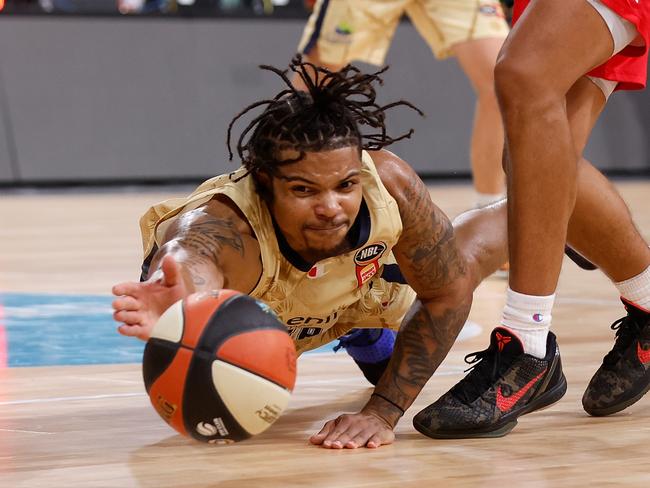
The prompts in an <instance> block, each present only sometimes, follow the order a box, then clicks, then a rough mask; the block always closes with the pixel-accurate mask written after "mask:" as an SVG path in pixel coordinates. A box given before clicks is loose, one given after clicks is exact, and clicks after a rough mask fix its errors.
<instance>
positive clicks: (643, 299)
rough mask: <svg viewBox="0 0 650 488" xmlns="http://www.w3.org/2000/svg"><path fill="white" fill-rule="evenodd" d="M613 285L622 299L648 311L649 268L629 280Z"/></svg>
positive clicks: (649, 290) (649, 297)
mask: <svg viewBox="0 0 650 488" xmlns="http://www.w3.org/2000/svg"><path fill="white" fill-rule="evenodd" d="M614 285H616V288H617V289H618V292H619V293H620V294H621V296H622V297H623V298H625V299H626V300H628V301H630V302H632V303H634V304H635V305H638V306H639V307H641V308H643V309H645V310H650V266H648V267H647V268H646V269H645V271H642V272H641V273H639V274H638V275H636V276H633V277H632V278H630V279H629V280H625V281H620V282H618V283H614Z"/></svg>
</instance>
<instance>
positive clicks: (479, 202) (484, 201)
mask: <svg viewBox="0 0 650 488" xmlns="http://www.w3.org/2000/svg"><path fill="white" fill-rule="evenodd" d="M505 197H506V196H505V194H503V193H479V192H475V193H474V198H475V200H474V201H475V202H476V203H475V204H474V208H483V207H486V206H488V205H490V204H491V203H495V202H498V201H499V200H502V199H504V198H505Z"/></svg>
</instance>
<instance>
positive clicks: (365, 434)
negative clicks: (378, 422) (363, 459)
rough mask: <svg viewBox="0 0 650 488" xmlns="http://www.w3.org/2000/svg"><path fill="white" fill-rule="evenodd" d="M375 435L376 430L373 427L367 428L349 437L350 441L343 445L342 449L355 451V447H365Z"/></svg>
mask: <svg viewBox="0 0 650 488" xmlns="http://www.w3.org/2000/svg"><path fill="white" fill-rule="evenodd" d="M376 433H377V429H376V428H375V427H367V428H365V429H363V430H361V431H360V432H358V433H357V434H356V435H355V436H354V437H351V438H350V440H348V442H346V443H345V446H344V447H345V448H347V449H356V448H357V447H362V446H365V445H366V444H367V443H368V441H369V440H370V439H371V438H372V436H373V435H375V434H376Z"/></svg>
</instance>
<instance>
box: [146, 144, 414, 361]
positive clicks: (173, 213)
mask: <svg viewBox="0 0 650 488" xmlns="http://www.w3.org/2000/svg"><path fill="white" fill-rule="evenodd" d="M244 171H245V170H244V169H241V168H240V169H239V170H237V171H235V172H233V173H230V174H224V175H220V176H217V177H215V178H212V179H210V180H208V181H206V182H204V183H203V184H202V185H201V186H199V187H198V188H197V189H196V191H194V193H192V194H191V195H190V196H189V197H188V198H187V199H173V200H167V201H165V202H162V203H161V204H158V205H156V206H154V207H152V208H151V209H150V210H149V211H148V212H147V213H146V214H145V215H144V216H143V217H142V219H141V220H140V226H141V231H142V238H143V245H144V251H145V257H146V256H148V255H149V254H150V253H151V252H152V250H153V249H155V246H159V245H160V244H161V239H162V238H163V236H164V235H165V230H166V228H167V226H168V225H169V224H170V223H171V222H172V221H173V219H174V218H176V217H177V216H178V215H179V214H181V213H183V212H187V211H188V210H192V209H194V208H197V207H199V206H200V205H203V204H205V203H206V202H208V201H209V200H210V199H211V198H212V197H213V196H214V195H216V194H221V195H225V196H227V197H228V198H229V199H230V200H232V201H233V202H234V203H235V204H236V205H237V206H238V207H239V209H240V210H241V211H242V213H243V214H244V215H245V216H246V218H247V220H248V222H249V223H250V225H251V227H252V228H253V231H254V232H255V235H256V237H257V240H258V242H259V246H260V250H261V258H262V275H261V276H260V279H259V281H258V283H257V286H256V287H255V289H254V290H253V291H252V292H251V293H250V295H251V296H253V297H255V298H258V299H260V300H262V301H264V302H266V303H267V304H268V305H269V306H270V307H271V308H272V309H273V310H274V311H275V313H276V314H277V315H278V317H279V318H280V320H282V321H283V322H284V323H285V324H286V325H287V328H288V330H289V333H290V334H291V336H292V337H293V339H294V340H295V341H296V347H297V349H298V352H299V353H300V352H302V351H304V350H307V349H313V348H315V347H318V346H320V345H321V344H324V343H326V342H329V341H331V340H333V339H336V338H337V337H338V336H340V335H342V334H344V333H345V332H347V331H348V330H349V329H350V328H352V327H390V328H397V327H399V323H400V322H401V319H402V318H403V316H404V314H405V313H406V311H407V310H408V307H409V306H410V305H411V303H412V302H413V299H414V297H415V294H414V292H413V291H412V290H411V288H410V287H408V286H407V285H406V284H405V282H404V281H403V278H402V277H401V273H399V269H398V268H397V265H396V264H395V259H394V256H393V253H392V251H391V249H392V247H393V246H394V245H395V244H396V242H397V241H398V239H399V237H400V234H401V232H402V221H401V218H400V215H399V208H398V205H397V202H396V201H395V199H394V198H393V197H392V196H391V195H390V194H389V193H388V191H387V190H386V188H385V187H384V185H383V184H382V182H381V180H380V178H379V175H378V174H377V170H376V168H375V165H374V163H373V161H372V158H371V157H370V155H369V154H368V153H366V152H365V151H364V152H363V156H362V170H361V184H362V188H363V203H362V207H361V209H360V211H359V216H358V217H357V220H356V221H355V223H354V225H353V227H352V229H351V230H350V232H351V233H353V234H351V235H353V236H355V237H356V236H358V237H356V241H357V244H356V246H355V248H354V249H353V250H351V251H349V252H347V253H345V254H341V255H339V256H334V257H331V258H328V259H323V260H321V261H318V262H316V263H306V262H304V260H302V259H301V257H300V256H299V255H298V254H297V253H295V252H293V251H292V249H291V248H289V246H288V245H287V243H286V241H285V240H284V237H283V236H282V235H281V234H280V233H276V230H275V228H274V224H273V219H272V218H271V215H270V213H269V210H268V207H267V205H266V204H265V202H264V201H263V200H262V199H261V198H260V197H259V195H258V194H257V192H256V191H255V186H254V182H253V179H252V177H249V176H247V177H245V178H243V179H241V180H239V181H235V180H237V178H238V177H240V176H241V175H242V174H243V172H244ZM337 324H338V326H337V327H335V326H336V325H337Z"/></svg>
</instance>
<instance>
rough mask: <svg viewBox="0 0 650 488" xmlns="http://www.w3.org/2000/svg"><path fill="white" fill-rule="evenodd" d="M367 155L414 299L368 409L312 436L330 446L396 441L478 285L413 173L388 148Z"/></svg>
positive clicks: (444, 219) (445, 223) (472, 269)
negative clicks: (397, 219) (393, 207)
mask: <svg viewBox="0 0 650 488" xmlns="http://www.w3.org/2000/svg"><path fill="white" fill-rule="evenodd" d="M372 158H373V160H374V162H375V165H376V167H377V171H378V172H379V175H380V177H381V179H382V182H383V183H384V185H385V186H386V189H387V190H388V191H389V193H390V194H391V195H392V196H393V198H395V200H396V201H397V203H398V205H399V210H400V215H401V219H402V225H403V229H402V234H401V236H400V239H399V241H398V243H397V245H396V246H395V247H393V253H394V255H395V258H396V259H397V262H398V264H399V266H400V270H401V271H402V274H403V275H404V277H405V278H406V280H407V282H408V283H409V285H410V286H411V287H412V288H413V289H414V290H415V292H416V293H417V295H418V300H417V301H416V303H415V304H414V305H413V307H412V309H411V311H410V313H409V314H408V316H407V317H406V318H405V319H404V321H403V322H402V326H401V328H400V331H399V334H398V335H397V340H396V343H395V349H394V351H393V355H392V357H391V360H390V362H389V364H388V367H387V369H386V372H385V373H384V375H383V376H382V378H381V380H380V381H379V383H378V384H377V387H376V388H375V391H374V393H373V395H372V396H371V397H370V400H369V401H368V403H367V404H366V405H365V407H364V408H363V409H362V410H361V412H359V413H358V414H352V415H341V416H339V417H338V418H337V419H336V420H331V421H329V422H328V423H326V424H325V426H324V427H323V429H321V431H320V432H319V433H318V434H316V435H314V436H312V438H311V439H310V440H311V442H312V443H314V444H318V445H322V446H323V447H328V448H338V449H340V448H356V447H361V446H366V447H379V446H380V445H382V444H390V443H391V442H393V440H394V438H395V436H394V434H393V428H394V427H395V424H396V423H397V421H398V420H399V419H400V417H401V416H402V415H403V413H404V411H405V410H406V409H407V408H408V407H409V406H410V405H411V403H413V401H414V400H415V398H416V397H417V395H418V394H419V392H420V390H421V389H422V387H423V386H424V385H425V383H426V382H427V381H428V379H429V378H430V377H431V375H432V374H433V372H434V371H435V370H436V369H437V368H438V366H439V365H440V363H441V362H442V360H443V359H444V358H445V356H446V355H447V353H448V352H449V349H450V348H451V346H452V344H453V343H454V340H455V339H456V336H457V335H458V333H459V332H460V329H461V328H462V326H463V324H464V323H465V319H466V318H467V315H468V313H469V309H470V305H471V302H472V291H473V288H474V286H475V285H476V284H477V282H478V278H477V273H476V269H477V268H476V267H475V266H468V264H467V263H466V262H465V257H464V256H463V255H462V254H461V252H460V250H459V249H458V245H457V242H456V239H455V237H454V232H453V228H452V225H451V223H450V222H449V219H448V218H447V217H446V216H445V214H444V213H443V212H442V211H441V210H440V209H439V208H438V207H436V206H435V205H434V204H433V202H432V201H431V197H430V196H429V191H428V190H427V188H426V186H425V185H424V183H423V182H422V180H420V178H419V177H418V176H417V174H415V172H414V171H413V170H412V169H411V168H410V167H409V166H408V165H407V164H406V163H405V162H404V161H402V160H401V159H399V158H397V157H396V156H395V155H393V154H391V153H390V152H388V151H380V152H376V153H373V154H372Z"/></svg>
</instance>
